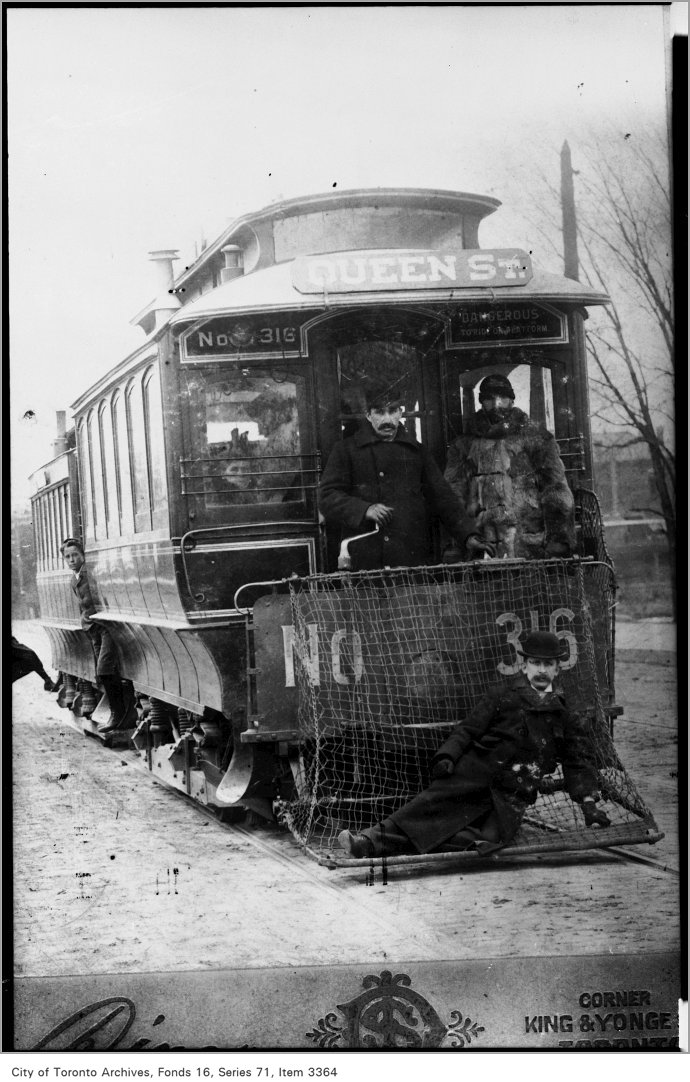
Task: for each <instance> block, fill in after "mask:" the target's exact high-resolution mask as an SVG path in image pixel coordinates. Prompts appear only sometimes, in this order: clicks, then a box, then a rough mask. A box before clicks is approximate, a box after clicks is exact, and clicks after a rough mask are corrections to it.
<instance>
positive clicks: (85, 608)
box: [72, 563, 96, 631]
mask: <svg viewBox="0 0 690 1082" xmlns="http://www.w3.org/2000/svg"><path fill="white" fill-rule="evenodd" d="M72 590H73V591H74V593H75V595H76V598H77V601H78V602H79V613H80V619H81V626H82V628H83V629H84V631H90V630H91V629H92V628H93V626H94V623H93V620H92V619H91V617H92V616H93V614H94V612H95V611H96V603H95V601H94V599H93V594H92V593H91V583H90V581H89V573H88V571H87V569H86V564H85V563H84V564H82V565H81V567H80V568H79V571H78V572H77V574H76V575H73V576H72Z"/></svg>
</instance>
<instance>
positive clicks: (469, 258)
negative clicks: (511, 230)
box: [292, 248, 532, 293]
mask: <svg viewBox="0 0 690 1082" xmlns="http://www.w3.org/2000/svg"><path fill="white" fill-rule="evenodd" d="M531 278H532V263H531V260H530V257H529V256H528V254H527V252H523V251H522V250H521V249H520V248H494V249H488V248H487V249H470V248H467V249H461V250H455V251H433V252H430V251H419V250H413V249H410V250H408V249H405V250H401V249H391V250H385V251H382V250H377V251H363V252H333V253H330V254H327V255H315V256H300V257H299V258H298V259H296V260H295V262H294V263H293V265H292V284H293V285H294V287H295V289H297V290H298V291H299V292H300V293H323V292H324V290H325V291H327V292H333V293H367V292H373V291H375V290H391V289H394V290H410V289H469V288H471V287H473V286H474V287H476V286H483V285H488V286H520V285H526V284H527V282H529V281H530V279H531Z"/></svg>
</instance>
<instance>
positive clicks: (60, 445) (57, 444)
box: [53, 410, 67, 458]
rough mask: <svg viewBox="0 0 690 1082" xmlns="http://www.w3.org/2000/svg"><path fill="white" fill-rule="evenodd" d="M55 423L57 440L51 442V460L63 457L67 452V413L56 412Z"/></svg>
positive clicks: (62, 411)
mask: <svg viewBox="0 0 690 1082" xmlns="http://www.w3.org/2000/svg"><path fill="white" fill-rule="evenodd" d="M55 419H56V422H57V425H56V427H57V439H54V440H53V458H57V457H58V455H64V453H65V451H66V450H67V413H66V411H65V410H57V411H56V413H55Z"/></svg>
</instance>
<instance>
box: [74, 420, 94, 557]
mask: <svg viewBox="0 0 690 1082" xmlns="http://www.w3.org/2000/svg"><path fill="white" fill-rule="evenodd" d="M77 446H78V453H79V466H80V471H81V496H82V516H83V520H84V540H86V539H87V538H88V539H91V540H92V539H93V537H94V528H93V484H92V481H91V463H90V460H89V441H88V439H87V435H86V422H85V421H83V420H82V421H80V422H79V430H78V434H77Z"/></svg>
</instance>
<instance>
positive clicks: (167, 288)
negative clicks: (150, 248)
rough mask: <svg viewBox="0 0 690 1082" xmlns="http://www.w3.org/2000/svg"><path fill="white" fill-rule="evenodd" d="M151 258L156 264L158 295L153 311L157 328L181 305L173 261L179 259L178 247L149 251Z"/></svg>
mask: <svg viewBox="0 0 690 1082" xmlns="http://www.w3.org/2000/svg"><path fill="white" fill-rule="evenodd" d="M149 259H150V260H151V261H152V262H153V263H155V265H156V272H155V273H156V297H155V300H154V302H153V311H154V313H155V317H156V329H158V327H160V326H161V324H162V323H165V321H166V319H167V318H168V316H169V315H170V314H171V313H172V312H176V311H177V309H178V308H180V307H181V305H180V301H179V298H178V297H177V296H176V295H175V293H174V292H173V290H174V285H175V276H174V274H173V262H174V261H175V260H176V259H179V255H178V252H177V249H175V248H160V249H157V250H156V251H154V252H149Z"/></svg>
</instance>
